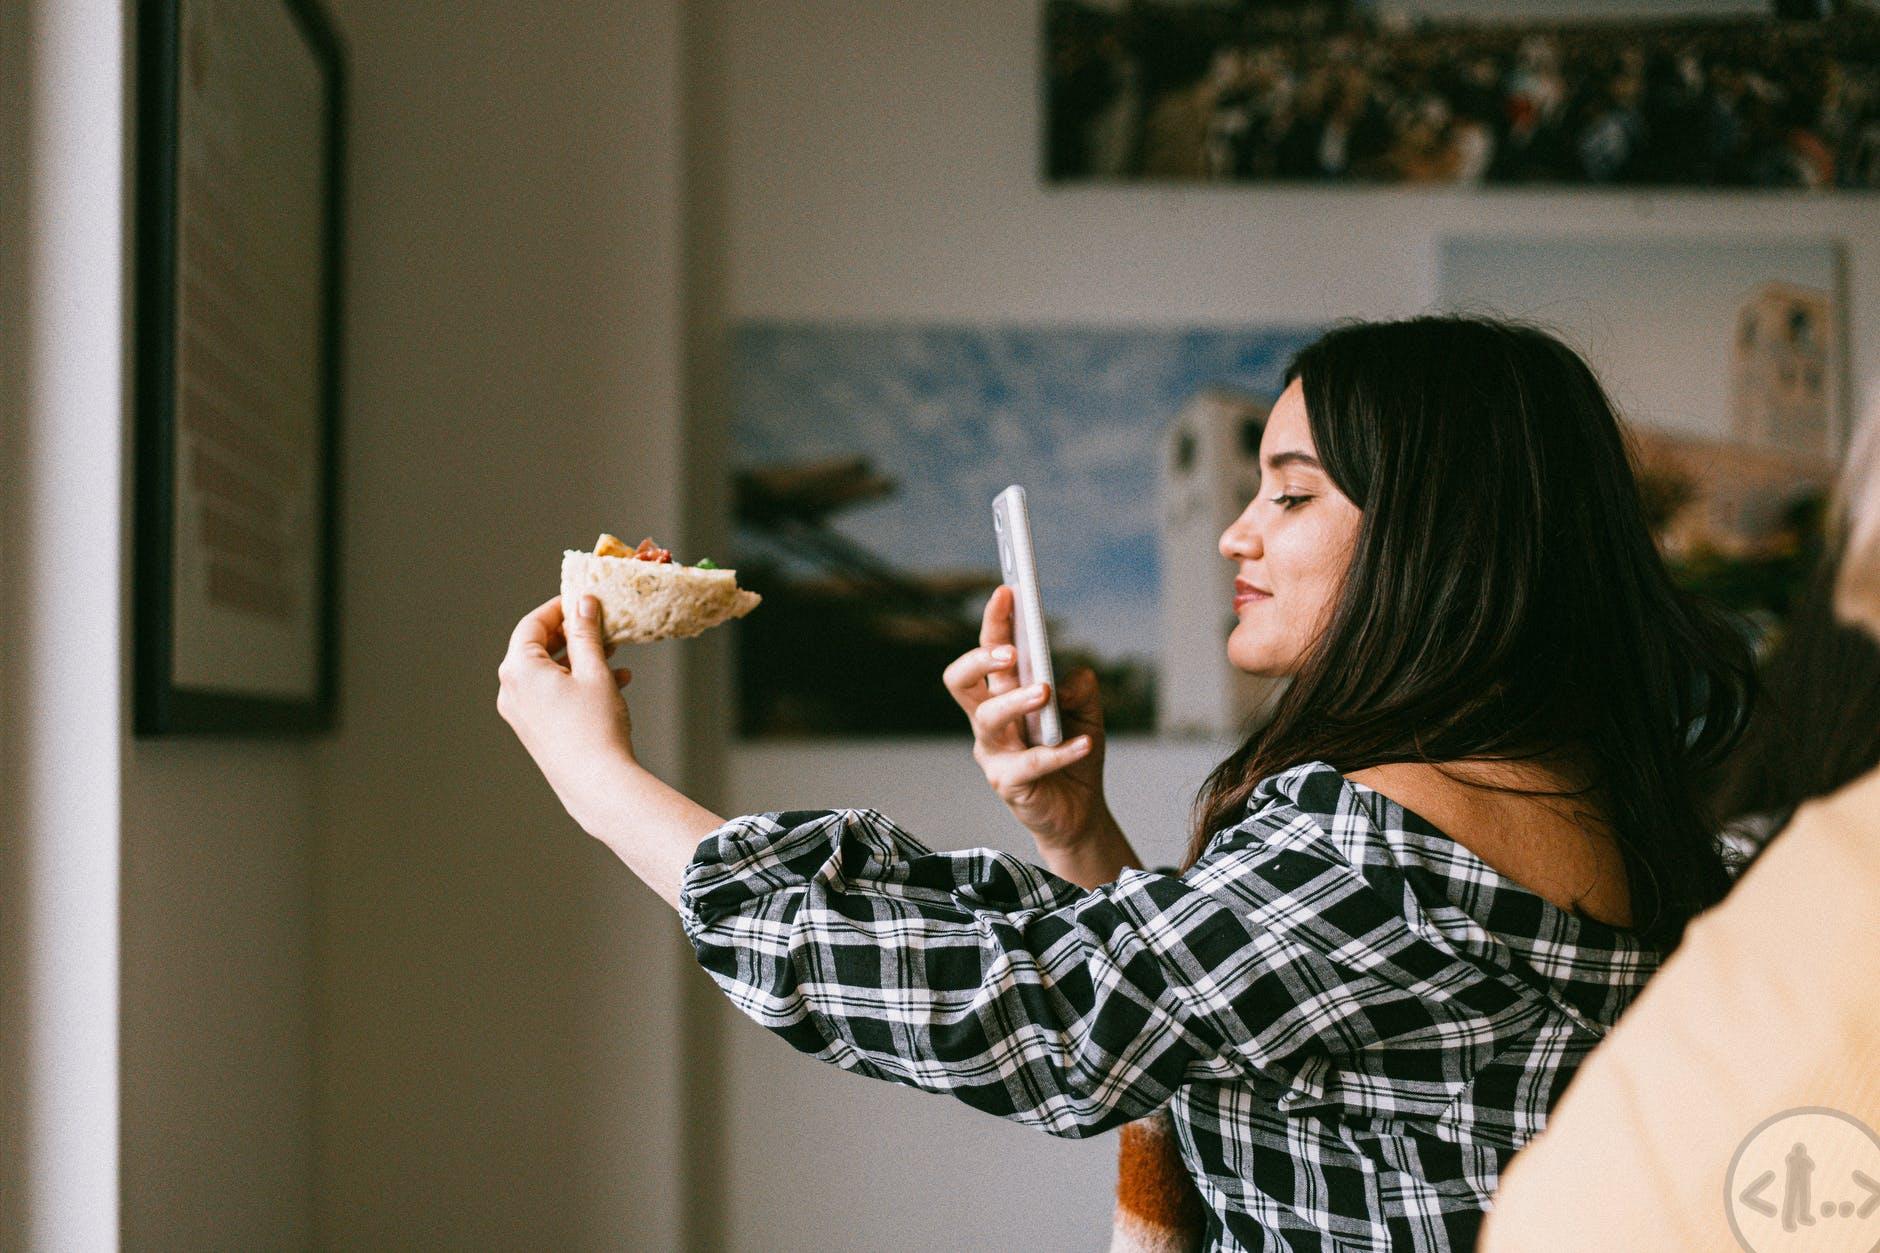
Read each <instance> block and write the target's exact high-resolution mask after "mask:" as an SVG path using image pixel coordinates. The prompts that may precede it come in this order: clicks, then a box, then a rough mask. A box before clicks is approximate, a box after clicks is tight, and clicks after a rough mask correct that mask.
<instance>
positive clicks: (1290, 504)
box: [1269, 496, 1312, 513]
mask: <svg viewBox="0 0 1880 1253" xmlns="http://www.w3.org/2000/svg"><path fill="white" fill-rule="evenodd" d="M1269 499H1271V500H1272V502H1273V503H1274V504H1276V505H1278V506H1279V507H1280V508H1281V509H1283V510H1285V511H1287V512H1289V513H1290V512H1291V511H1292V510H1294V509H1297V508H1298V507H1299V506H1300V505H1303V504H1305V503H1306V502H1307V501H1308V500H1311V499H1312V497H1310V496H1273V497H1269Z"/></svg>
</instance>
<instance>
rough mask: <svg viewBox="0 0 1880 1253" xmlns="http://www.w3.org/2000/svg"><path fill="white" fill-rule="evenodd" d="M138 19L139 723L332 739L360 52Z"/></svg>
mask: <svg viewBox="0 0 1880 1253" xmlns="http://www.w3.org/2000/svg"><path fill="white" fill-rule="evenodd" d="M138 14H139V25H138V32H137V37H138V84H139V85H138V102H137V106H138V134H137V156H138V175H137V205H136V220H137V228H136V229H137V233H136V241H137V242H136V248H137V253H136V256H137V262H136V265H137V274H136V281H137V295H136V318H137V325H136V367H135V368H136V504H135V518H136V528H137V529H136V545H135V547H136V573H135V587H134V602H135V616H134V626H133V633H134V641H135V643H134V648H133V653H134V665H135V693H136V695H135V717H134V725H135V728H136V731H137V733H138V734H140V735H155V734H171V733H182V732H190V733H235V734H253V733H273V732H308V731H319V730H323V729H326V728H328V727H330V726H331V725H332V722H333V717H334V703H335V688H336V677H337V671H336V656H335V634H336V631H335V625H336V617H335V611H336V606H335V593H336V574H337V570H336V562H337V555H336V549H337V531H338V518H337V516H336V509H335V500H336V491H337V441H338V413H339V396H338V382H339V357H338V352H339V324H340V281H339V276H340V243H341V215H340V205H341V195H340V191H341V171H342V168H343V166H342V142H343V137H344V130H345V107H344V105H345V60H344V54H343V52H342V50H341V47H340V44H339V42H338V39H337V38H336V37H335V35H334V33H333V29H332V27H331V25H330V24H329V22H328V21H327V19H326V17H325V16H324V15H323V14H322V13H321V12H320V10H319V9H318V8H317V7H316V6H315V5H314V4H313V3H312V2H311V0H148V2H147V3H143V4H140V5H139V6H138Z"/></svg>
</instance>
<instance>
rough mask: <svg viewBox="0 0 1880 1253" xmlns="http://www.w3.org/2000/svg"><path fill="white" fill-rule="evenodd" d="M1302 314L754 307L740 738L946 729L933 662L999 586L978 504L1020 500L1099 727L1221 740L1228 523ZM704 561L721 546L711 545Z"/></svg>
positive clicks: (738, 347) (1061, 635)
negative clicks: (986, 315) (1062, 315)
mask: <svg viewBox="0 0 1880 1253" xmlns="http://www.w3.org/2000/svg"><path fill="white" fill-rule="evenodd" d="M1317 334H1318V332H1317V331H1316V330H1315V329H1314V328H1311V327H1305V326H1289V325H1272V326H1233V327H1204V326H1170V327H1156V326H1114V327H1109V326H1079V325H1061V326H1006V325H998V324H987V325H948V324H923V323H914V324H886V323H846V322H777V321H749V322H744V323H740V324H739V325H738V326H737V327H735V328H734V335H733V341H732V360H733V373H732V446H733V447H734V448H735V449H736V450H737V452H736V459H735V460H734V462H733V464H732V467H731V469H732V473H733V498H734V502H735V514H736V530H735V532H734V534H733V537H732V538H733V542H734V544H735V546H736V547H735V550H734V551H733V552H732V553H731V554H730V557H731V562H732V564H734V565H735V566H736V567H737V570H738V582H739V583H740V584H741V585H743V586H746V587H750V588H753V589H755V590H756V591H759V592H761V593H762V594H763V596H764V607H763V611H762V612H761V613H756V614H753V615H751V617H750V618H749V619H747V620H745V621H744V622H741V623H739V624H738V628H737V653H738V694H739V731H740V734H741V735H742V736H743V737H744V738H745V739H794V738H808V737H831V736H865V737H902V738H910V737H923V736H948V737H951V736H954V735H957V733H958V730H959V725H960V712H959V707H958V706H957V705H955V704H954V703H953V701H952V698H951V697H950V696H948V695H947V692H946V689H945V687H944V686H943V685H942V684H941V682H940V674H941V671H942V670H943V669H944V668H945V667H946V664H947V663H948V662H950V661H952V660H953V659H954V658H955V657H957V656H958V655H959V654H960V653H963V652H965V651H966V650H968V649H970V648H972V647H973V646H974V645H975V644H976V643H977V642H978V639H979V624H980V619H981V616H982V614H983V612H984V609H985V603H986V600H987V598H988V596H989V595H990V594H991V592H992V590H993V589H994V588H996V587H997V586H998V585H999V581H1000V576H999V561H998V550H997V544H996V542H995V540H994V538H993V531H992V499H993V497H994V496H996V495H997V494H998V493H999V492H1000V491H1001V490H1002V489H1003V488H1005V487H1007V486H1008V485H1010V484H1013V483H1019V484H1023V485H1024V487H1025V491H1026V493H1027V495H1028V497H1029V499H1030V512H1031V523H1032V528H1033V535H1034V539H1035V542H1036V545H1037V559H1038V578H1039V585H1040V589H1041V592H1042V599H1043V602H1044V612H1045V618H1046V621H1047V624H1048V626H1049V631H1050V637H1051V651H1052V656H1053V660H1054V663H1055V665H1056V666H1057V671H1058V674H1059V675H1064V674H1068V673H1069V672H1070V671H1071V670H1073V669H1075V668H1077V667H1081V666H1089V667H1090V668H1091V669H1092V670H1093V671H1095V673H1096V676H1097V683H1098V686H1099V688H1100V690H1101V692H1102V698H1103V708H1104V719H1105V722H1106V724H1107V726H1108V729H1109V731H1110V732H1111V733H1112V734H1113V735H1139V736H1153V737H1157V738H1168V739H1174V738H1206V737H1216V736H1228V735H1232V734H1234V733H1235V732H1236V731H1237V730H1238V729H1239V728H1240V727H1241V726H1242V724H1243V723H1244V722H1245V720H1246V719H1247V718H1248V717H1249V716H1250V715H1251V714H1252V713H1253V712H1255V711H1256V710H1257V709H1258V708H1259V707H1261V705H1262V703H1263V702H1264V701H1265V700H1266V698H1267V697H1268V695H1269V694H1270V689H1269V686H1268V685H1267V684H1266V683H1265V682H1264V681H1262V680H1259V679H1255V678H1253V677H1252V676H1250V675H1245V674H1242V673H1240V672H1239V671H1237V670H1235V669H1234V668H1233V667H1232V666H1231V665H1230V664H1229V663H1228V662H1227V659H1226V655H1225V653H1224V651H1223V648H1222V643H1223V641H1224V640H1225V639H1226V638H1227V635H1228V632H1229V631H1230V630H1231V629H1232V627H1233V623H1234V621H1235V619H1234V613H1233V609H1232V601H1233V577H1234V569H1233V565H1232V563H1230V562H1228V561H1225V560H1223V559H1222V557H1221V555H1220V552H1219V551H1218V544H1219V542H1220V535H1221V532H1222V531H1223V530H1224V529H1225V528H1226V527H1227V525H1228V524H1229V523H1230V522H1232V521H1233V520H1234V518H1235V517H1236V516H1238V515H1239V513H1240V511H1241V510H1242V509H1244V508H1245V507H1246V503H1247V501H1248V499H1249V498H1250V497H1251V496H1252V495H1253V494H1254V492H1255V491H1256V490H1257V486H1258V482H1259V470H1258V454H1259V447H1260V436H1261V433H1262V432H1263V431H1264V430H1265V424H1266V415H1267V411H1268V410H1269V409H1270V408H1271V407H1272V403H1273V401H1274V399H1275V398H1276V397H1277V396H1278V395H1279V393H1280V391H1281V390H1282V387H1283V375H1284V372H1285V367H1286V363H1287V362H1288V360H1289V359H1290V358H1291V356H1292V354H1293V353H1295V352H1297V351H1298V350H1299V349H1300V348H1303V347H1304V346H1305V345H1306V344H1307V343H1309V342H1311V341H1312V340H1313V339H1314V338H1316V337H1317ZM714 556H722V555H721V554H714Z"/></svg>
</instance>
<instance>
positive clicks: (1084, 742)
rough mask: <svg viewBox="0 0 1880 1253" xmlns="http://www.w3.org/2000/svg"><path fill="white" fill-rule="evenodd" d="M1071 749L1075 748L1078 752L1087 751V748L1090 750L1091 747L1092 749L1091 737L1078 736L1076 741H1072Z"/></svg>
mask: <svg viewBox="0 0 1880 1253" xmlns="http://www.w3.org/2000/svg"><path fill="white" fill-rule="evenodd" d="M1071 747H1072V748H1075V749H1078V750H1080V751H1081V750H1083V749H1086V748H1089V747H1090V737H1089V736H1088V735H1080V736H1078V737H1077V738H1076V739H1074V740H1072V741H1071Z"/></svg>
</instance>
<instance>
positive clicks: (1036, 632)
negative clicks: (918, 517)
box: [992, 483, 1064, 745]
mask: <svg viewBox="0 0 1880 1253" xmlns="http://www.w3.org/2000/svg"><path fill="white" fill-rule="evenodd" d="M992 533H993V535H994V536H995V537H997V539H998V541H999V573H1000V574H1001V575H1003V576H1004V579H1005V581H1006V582H1007V583H1009V584H1011V585H1012V590H1013V591H1014V592H1015V593H1016V595H1014V596H1013V597H1012V643H1013V646H1014V647H1015V648H1017V650H1018V682H1019V686H1020V687H1030V686H1031V685H1032V684H1033V683H1048V684H1050V685H1051V698H1050V699H1049V700H1047V701H1046V702H1045V703H1044V707H1043V708H1042V709H1040V710H1038V711H1037V712H1036V713H1028V714H1026V715H1025V738H1026V739H1028V740H1030V741H1031V743H1032V744H1033V745H1040V744H1061V743H1063V742H1064V728H1063V726H1062V724H1061V723H1060V722H1059V720H1058V702H1057V678H1056V676H1055V675H1053V674H1052V672H1051V641H1050V640H1049V639H1047V638H1045V630H1044V605H1043V602H1041V601H1040V600H1039V598H1038V563H1037V560H1036V558H1035V557H1034V556H1033V554H1032V547H1031V511H1030V510H1028V509H1027V508H1026V507H1025V489H1024V488H1022V487H1020V486H1019V485H1018V484H1016V483H1014V484H1013V485H1012V486H1010V487H1008V488H1006V489H1005V490H1004V491H1002V492H1000V493H999V494H998V495H997V496H996V497H994V498H993V501H992Z"/></svg>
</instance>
